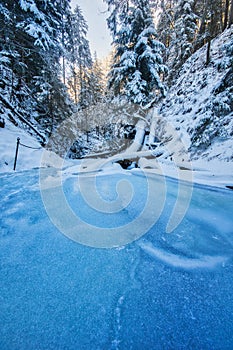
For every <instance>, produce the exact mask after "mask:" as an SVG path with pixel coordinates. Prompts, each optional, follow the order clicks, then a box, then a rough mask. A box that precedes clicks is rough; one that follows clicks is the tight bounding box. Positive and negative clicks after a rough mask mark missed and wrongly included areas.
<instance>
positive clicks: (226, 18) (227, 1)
mask: <svg viewBox="0 0 233 350" xmlns="http://www.w3.org/2000/svg"><path fill="white" fill-rule="evenodd" d="M229 1H230V0H226V4H225V14H224V24H223V30H225V29H226V27H227V23H228V14H229Z"/></svg>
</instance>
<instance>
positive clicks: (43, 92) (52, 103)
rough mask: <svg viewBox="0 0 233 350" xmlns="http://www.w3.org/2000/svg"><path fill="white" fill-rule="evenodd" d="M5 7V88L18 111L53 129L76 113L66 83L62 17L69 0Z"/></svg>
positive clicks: (26, 0)
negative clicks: (72, 109) (62, 83)
mask: <svg viewBox="0 0 233 350" xmlns="http://www.w3.org/2000/svg"><path fill="white" fill-rule="evenodd" d="M0 6H1V10H3V11H1V15H0V19H1V24H2V25H1V34H2V35H1V37H2V38H3V40H2V41H1V45H2V54H1V57H2V62H3V61H4V62H5V63H4V69H2V70H1V74H2V76H4V77H5V78H4V81H5V83H4V85H2V86H1V87H0V88H1V93H2V94H3V95H4V96H5V98H6V99H7V100H8V101H10V103H11V105H12V106H13V107H14V108H15V110H16V111H18V112H22V113H23V115H24V116H25V118H26V119H27V118H28V119H30V120H34V121H35V120H36V121H38V122H39V123H40V124H41V125H43V126H45V125H46V130H47V132H48V133H50V132H51V131H52V128H53V126H55V125H56V123H58V122H59V121H61V120H62V119H63V118H65V117H66V116H68V115H70V113H71V112H72V111H71V105H72V104H71V101H69V98H68V95H67V92H66V89H65V86H64V85H61V82H60V73H61V66H60V58H61V55H62V51H63V47H62V40H61V37H62V21H63V17H65V16H66V15H67V13H68V11H69V0H62V1H55V2H54V1H51V0H18V1H11V0H10V1H7V2H6V3H5V5H3V4H1V5H0ZM0 40H1V39H0Z"/></svg>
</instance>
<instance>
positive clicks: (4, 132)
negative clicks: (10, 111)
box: [0, 120, 59, 172]
mask: <svg viewBox="0 0 233 350" xmlns="http://www.w3.org/2000/svg"><path fill="white" fill-rule="evenodd" d="M18 137H19V138H20V143H22V144H24V145H26V146H29V147H33V148H36V149H30V148H27V147H23V146H21V145H20V146H19V152H18V159H17V164H16V170H18V171H20V170H30V169H34V168H39V167H40V166H41V157H42V155H43V152H44V148H42V147H41V144H40V143H39V142H38V141H37V140H36V139H35V138H34V137H32V136H30V135H29V134H28V133H27V132H26V131H24V130H23V129H20V128H18V127H16V126H14V125H13V124H12V123H10V122H9V121H8V120H6V126H5V128H0V154H1V156H0V172H12V171H13V167H14V159H15V151H16V143H17V138H18ZM46 152H47V151H46ZM48 155H49V158H50V161H51V160H52V159H54V162H53V164H54V163H55V160H56V159H58V158H59V157H58V156H57V155H55V153H53V152H48ZM45 166H46V164H45Z"/></svg>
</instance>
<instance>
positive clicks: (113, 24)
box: [107, 0, 167, 106]
mask: <svg viewBox="0 0 233 350" xmlns="http://www.w3.org/2000/svg"><path fill="white" fill-rule="evenodd" d="M107 2H108V4H109V5H111V6H110V9H112V11H111V15H110V17H109V19H108V26H109V28H110V30H111V33H112V36H113V43H114V46H115V62H116V63H115V64H114V65H113V67H112V69H111V71H110V76H109V86H110V87H113V88H114V92H115V95H120V96H125V97H127V99H128V100H129V101H130V102H133V103H136V104H138V105H140V106H148V104H151V103H152V102H153V101H154V100H155V91H156V90H157V91H158V92H160V94H161V95H162V96H164V95H165V92H166V89H165V86H164V84H163V82H162V76H163V75H164V74H165V73H166V72H167V68H166V67H165V65H164V64H163V59H162V50H163V49H164V45H163V44H162V43H161V42H159V41H158V40H156V38H157V33H156V31H155V26H154V22H153V18H152V13H151V7H150V3H149V2H148V1H146V0H134V1H131V2H130V1H123V2H120V3H119V2H117V1H112V2H111V1H107Z"/></svg>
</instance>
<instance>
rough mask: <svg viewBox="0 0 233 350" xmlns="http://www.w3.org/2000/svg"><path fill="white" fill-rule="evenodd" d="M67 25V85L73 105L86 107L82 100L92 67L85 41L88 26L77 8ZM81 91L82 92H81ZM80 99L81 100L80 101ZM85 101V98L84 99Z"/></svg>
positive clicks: (87, 45)
mask: <svg viewBox="0 0 233 350" xmlns="http://www.w3.org/2000/svg"><path fill="white" fill-rule="evenodd" d="M68 24H69V27H70V33H69V40H67V44H66V48H67V52H68V55H67V58H68V61H69V64H70V72H71V75H70V77H69V85H70V88H71V92H73V95H74V100H75V103H76V104H77V103H78V102H79V104H80V106H83V107H84V106H86V102H84V100H83V98H84V96H85V95H86V93H87V87H86V84H87V80H88V79H89V78H87V77H88V75H89V73H88V70H89V69H90V68H91V67H92V58H91V52H90V47H89V42H88V40H87V37H86V36H87V31H88V25H87V22H86V20H85V18H84V16H83V14H82V10H81V8H80V7H79V6H76V8H75V10H74V13H72V14H70V16H69V20H68ZM82 90H83V91H82ZM80 98H81V100H80ZM85 100H86V98H85Z"/></svg>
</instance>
